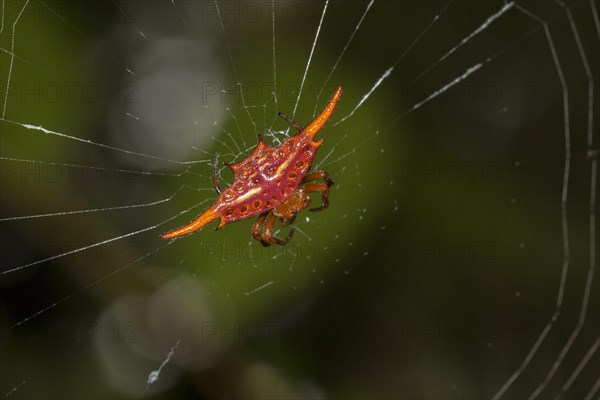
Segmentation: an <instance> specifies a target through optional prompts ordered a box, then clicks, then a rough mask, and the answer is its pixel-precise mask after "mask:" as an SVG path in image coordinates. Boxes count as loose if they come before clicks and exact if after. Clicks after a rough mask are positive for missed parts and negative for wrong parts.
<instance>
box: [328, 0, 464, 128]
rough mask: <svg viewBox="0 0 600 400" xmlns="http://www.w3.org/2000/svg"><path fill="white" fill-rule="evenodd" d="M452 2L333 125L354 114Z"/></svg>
mask: <svg viewBox="0 0 600 400" xmlns="http://www.w3.org/2000/svg"><path fill="white" fill-rule="evenodd" d="M453 2H454V0H451V1H449V2H448V3H446V5H445V6H444V8H442V11H440V12H439V13H437V14H436V15H435V17H433V19H432V20H431V21H430V22H429V24H427V26H426V27H425V29H423V30H422V31H421V32H420V33H419V34H418V35H417V37H416V38H415V39H414V40H413V41H412V42H411V44H410V45H409V46H408V47H407V48H406V50H404V52H403V53H402V54H401V55H400V57H398V58H397V59H396V61H394V64H392V66H391V67H389V68H388V69H387V70H385V71H384V72H383V74H382V75H381V76H380V77H379V79H377V81H376V82H375V84H374V85H373V86H372V87H371V89H369V91H368V92H367V93H366V94H365V95H364V96H363V97H362V99H361V100H360V101H359V102H358V104H357V105H356V106H355V107H354V108H353V109H352V111H350V113H349V114H348V115H346V116H344V117H342V118H341V119H340V120H339V121H337V122H336V123H334V124H333V126H336V125H338V124H340V123H342V122H344V121H345V120H347V119H348V118H350V117H351V116H353V115H354V113H355V112H356V110H358V109H359V108H360V106H362V105H363V103H364V102H365V101H367V99H368V98H369V97H370V96H371V94H372V93H373V92H374V91H375V89H377V87H378V86H379V85H381V83H382V82H383V81H384V80H385V79H386V78H387V77H388V76H390V74H391V73H392V71H393V70H394V68H395V67H396V66H397V65H398V63H399V62H400V61H401V60H402V59H403V58H404V57H405V56H406V54H408V52H409V51H410V50H411V49H412V48H413V47H414V46H415V45H416V44H417V43H418V42H419V41H420V40H421V38H422V37H423V36H425V34H426V33H427V32H428V31H429V29H431V27H432V26H433V25H434V24H435V23H436V22H437V21H438V20H439V19H440V16H441V15H443V14H444V12H445V11H446V10H447V9H448V7H449V6H450V4H452V3H453Z"/></svg>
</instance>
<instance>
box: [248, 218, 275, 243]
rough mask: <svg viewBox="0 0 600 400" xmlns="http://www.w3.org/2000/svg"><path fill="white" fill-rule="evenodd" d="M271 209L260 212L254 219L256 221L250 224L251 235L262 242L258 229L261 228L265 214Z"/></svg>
mask: <svg viewBox="0 0 600 400" xmlns="http://www.w3.org/2000/svg"><path fill="white" fill-rule="evenodd" d="M270 212H271V211H267V212H264V213H262V214H260V215H259V216H258V218H257V219H256V221H255V222H254V225H252V237H253V238H254V239H256V240H258V241H259V242H262V237H261V235H260V229H261V228H262V224H263V222H264V221H265V218H267V215H269V213H270Z"/></svg>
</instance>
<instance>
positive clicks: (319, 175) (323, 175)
mask: <svg viewBox="0 0 600 400" xmlns="http://www.w3.org/2000/svg"><path fill="white" fill-rule="evenodd" d="M317 179H323V180H324V181H325V183H326V184H327V187H330V186H331V185H333V181H332V180H331V178H330V177H329V172H327V171H325V170H319V171H315V172H312V173H310V174H308V175H306V176H304V178H302V181H301V182H300V183H301V184H302V183H306V182H310V181H316V180H317Z"/></svg>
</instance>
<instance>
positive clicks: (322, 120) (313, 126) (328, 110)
mask: <svg viewBox="0 0 600 400" xmlns="http://www.w3.org/2000/svg"><path fill="white" fill-rule="evenodd" d="M341 95H342V85H340V86H338V88H337V89H336V90H335V92H334V93H333V96H331V99H330V100H329V103H327V105H326V106H325V108H324V109H323V111H321V114H319V116H318V117H317V118H315V119H314V121H313V122H311V123H310V124H308V126H307V127H306V128H304V130H303V131H302V133H306V134H307V135H308V136H310V137H311V138H314V137H315V135H316V134H317V133H318V132H319V131H320V130H321V128H322V127H323V125H325V124H326V123H327V120H328V119H329V117H331V114H333V109H334V108H335V106H336V105H337V103H338V101H339V100H340V96H341Z"/></svg>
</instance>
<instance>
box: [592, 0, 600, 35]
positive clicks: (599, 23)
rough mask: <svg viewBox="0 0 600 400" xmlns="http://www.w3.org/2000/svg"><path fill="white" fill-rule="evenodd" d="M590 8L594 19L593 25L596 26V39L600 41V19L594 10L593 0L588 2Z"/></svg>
mask: <svg viewBox="0 0 600 400" xmlns="http://www.w3.org/2000/svg"><path fill="white" fill-rule="evenodd" d="M590 7H591V9H592V16H593V17H594V25H596V33H597V34H598V39H600V18H598V10H597V9H596V3H595V2H594V0H590Z"/></svg>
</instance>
